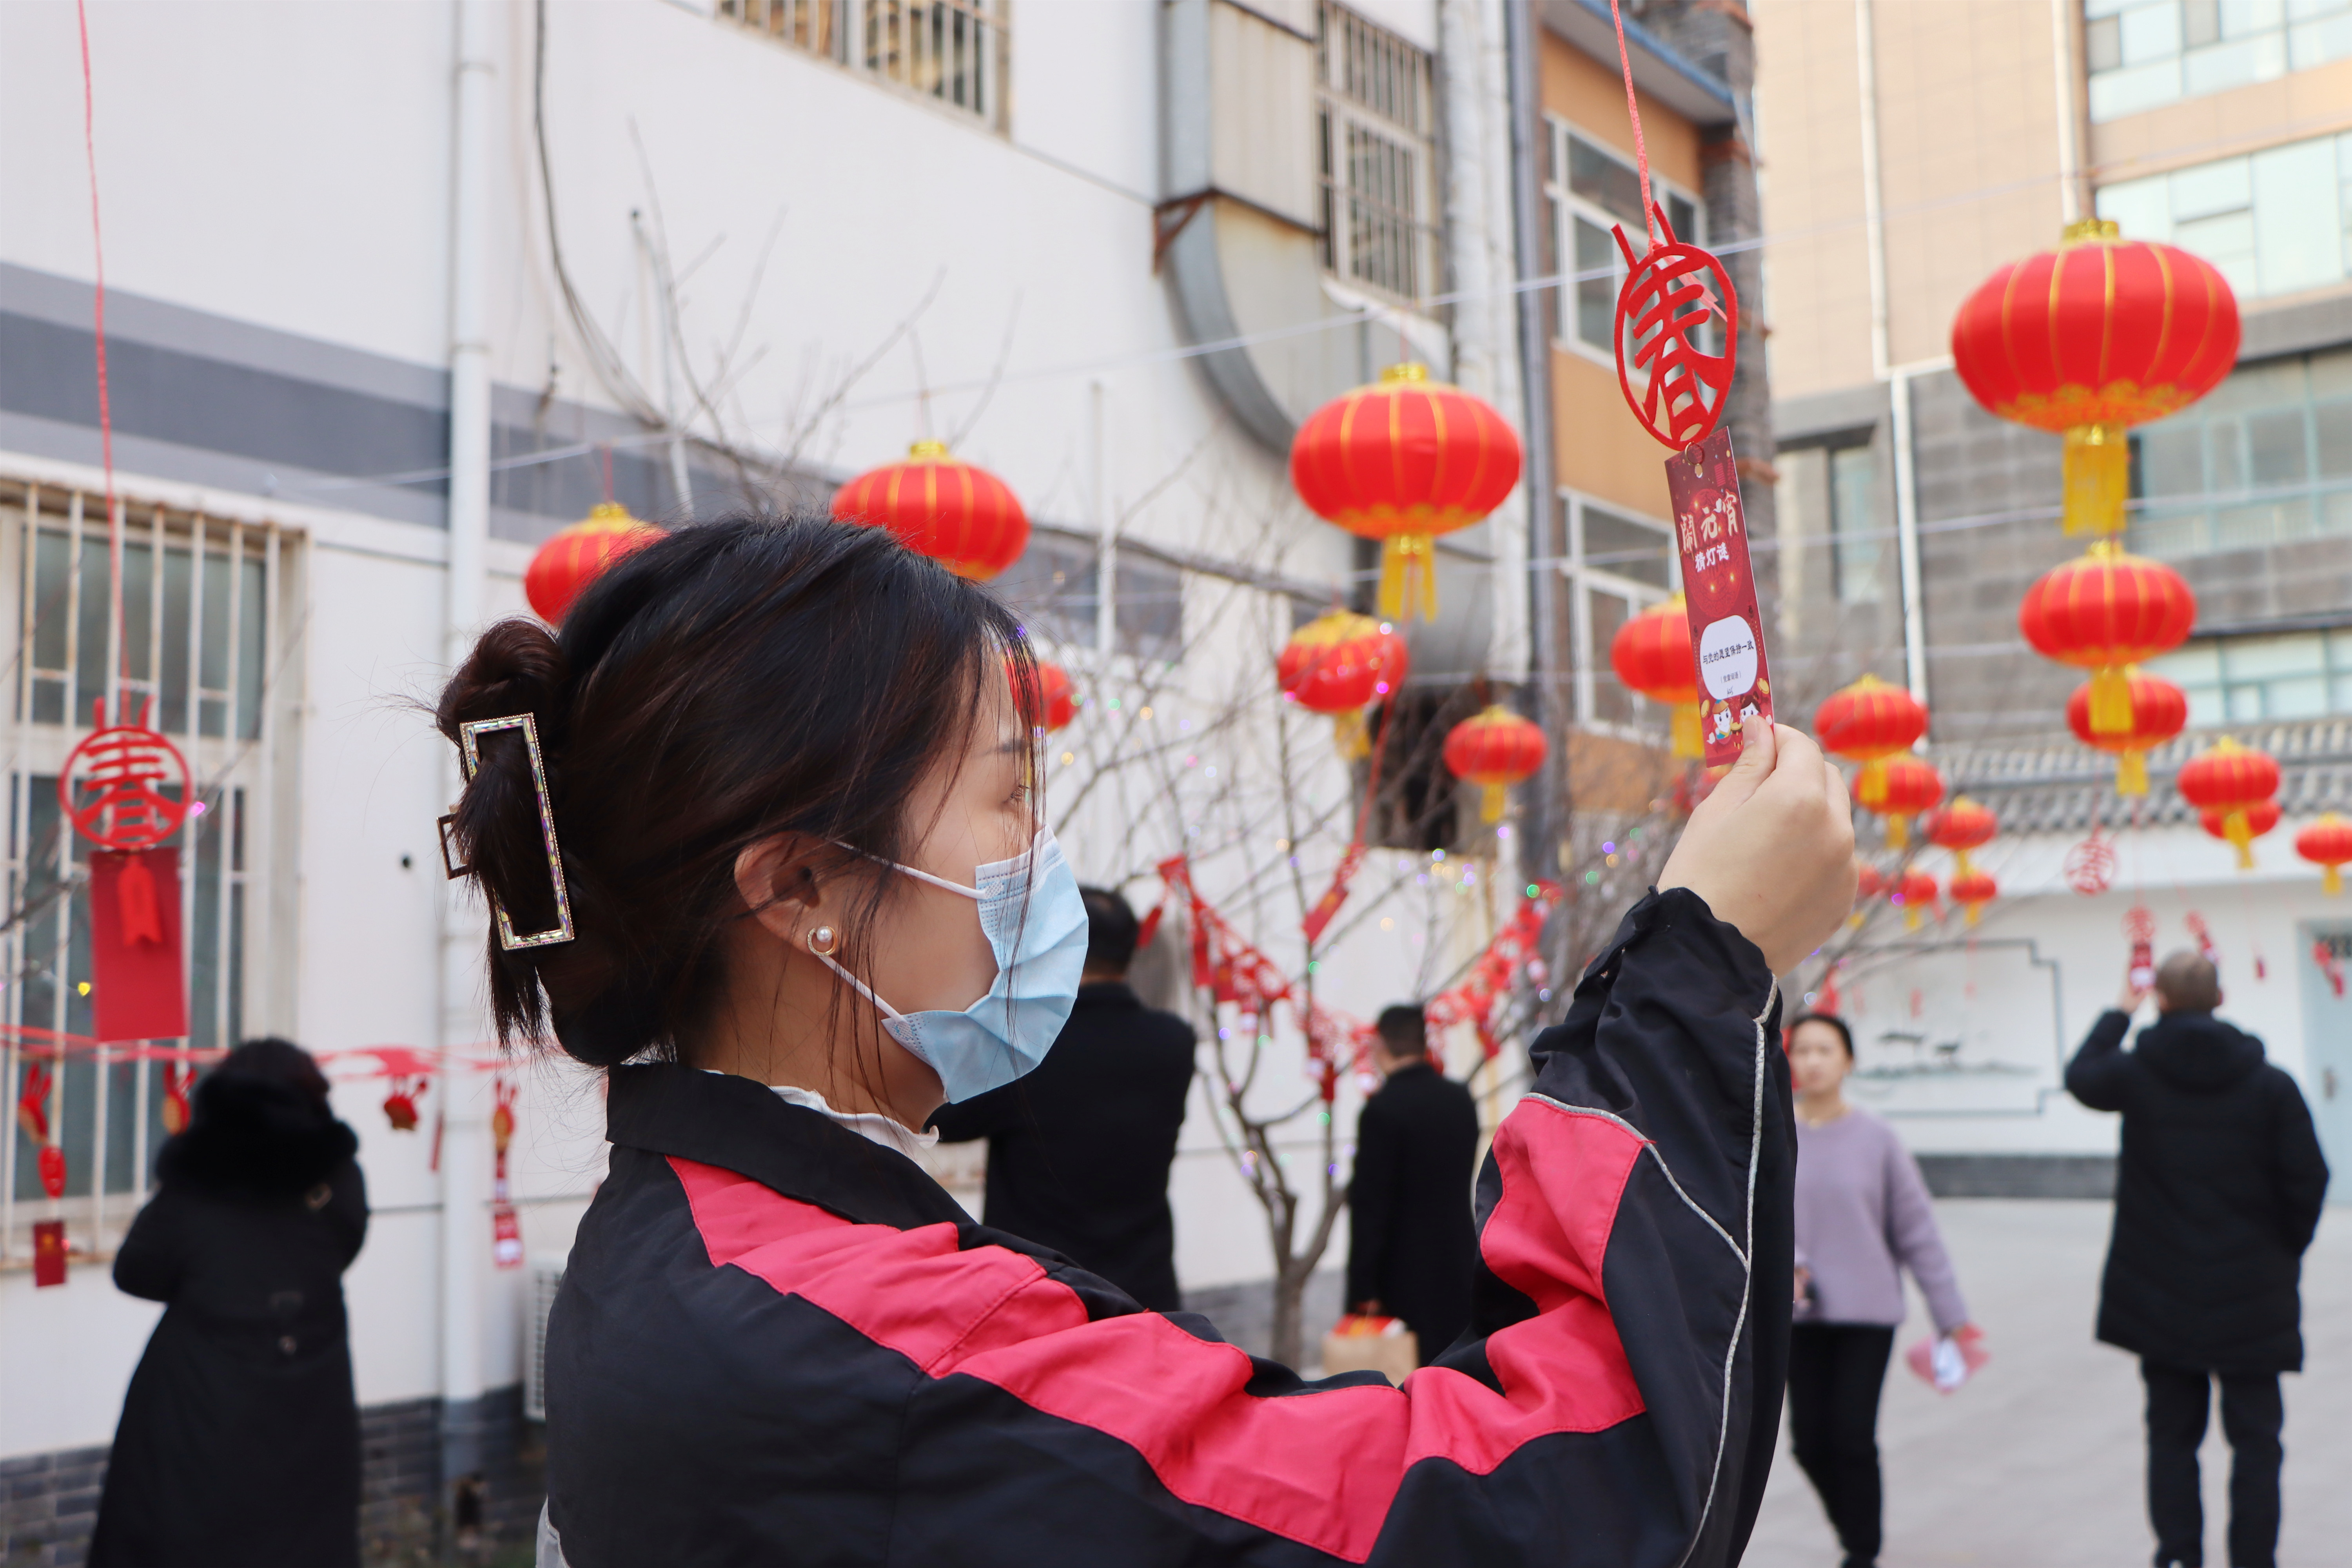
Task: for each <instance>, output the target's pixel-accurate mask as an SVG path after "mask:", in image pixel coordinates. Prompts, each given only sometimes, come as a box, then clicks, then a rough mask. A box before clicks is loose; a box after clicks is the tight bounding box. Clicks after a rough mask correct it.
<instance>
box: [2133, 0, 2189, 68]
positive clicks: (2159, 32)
mask: <svg viewBox="0 0 2352 1568" xmlns="http://www.w3.org/2000/svg"><path fill="white" fill-rule="evenodd" d="M2122 21H2123V36H2124V64H2126V65H2127V66H2137V65H2145V64H2147V62H2148V61H2150V60H2161V59H2168V58H2170V57H2172V56H2174V55H2177V54H2179V52H2180V5H2179V0H2154V3H2153V4H2150V5H2134V6H2132V7H2131V8H2130V9H2129V10H2127V11H2125V12H2124V13H2123V14H2122Z"/></svg>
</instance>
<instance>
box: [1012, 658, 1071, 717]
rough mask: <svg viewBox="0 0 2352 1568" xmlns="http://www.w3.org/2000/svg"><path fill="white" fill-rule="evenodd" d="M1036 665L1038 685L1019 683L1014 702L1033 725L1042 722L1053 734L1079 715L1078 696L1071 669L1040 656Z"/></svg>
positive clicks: (1016, 685)
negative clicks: (1074, 690)
mask: <svg viewBox="0 0 2352 1568" xmlns="http://www.w3.org/2000/svg"><path fill="white" fill-rule="evenodd" d="M1034 668H1035V669H1036V671H1037V679H1036V684H1035V686H1034V688H1033V689H1021V688H1020V686H1019V685H1018V683H1016V684H1015V687H1014V690H1013V706H1014V707H1015V708H1017V709H1018V710H1020V713H1021V717H1023V718H1024V719H1026V720H1028V721H1029V722H1030V724H1031V725H1032V726H1043V727H1044V729H1045V732H1046V733H1047V734H1051V733H1053V732H1054V731H1056V730H1059V729H1060V728H1062V726H1063V725H1065V724H1067V723H1068V722H1069V721H1071V720H1073V719H1075V718H1076V717H1077V716H1078V700H1077V698H1076V696H1074V695H1073V694H1072V692H1071V690H1070V677H1069V672H1068V671H1066V670H1065V669H1064V668H1062V667H1061V666H1060V665H1058V664H1048V663H1046V662H1045V660H1044V659H1042V658H1041V659H1039V660H1038V661H1037V662H1036V665H1035V666H1034Z"/></svg>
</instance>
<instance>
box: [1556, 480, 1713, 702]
mask: <svg viewBox="0 0 2352 1568" xmlns="http://www.w3.org/2000/svg"><path fill="white" fill-rule="evenodd" d="M1558 504H1559V506H1560V508H1561V509H1562V510H1563V511H1564V512H1565V513H1566V517H1565V520H1564V521H1565V522H1566V524H1567V526H1566V528H1565V529H1564V530H1563V531H1564V532H1565V533H1566V535H1567V538H1568V556H1567V559H1565V560H1563V561H1561V562H1560V563H1559V574H1560V577H1561V579H1562V582H1563V584H1564V586H1565V588H1566V590H1567V593H1568V602H1569V637H1570V655H1571V657H1572V658H1573V661H1574V670H1575V676H1574V679H1573V682H1572V685H1573V688H1574V691H1575V696H1576V722H1577V724H1578V725H1579V726H1580V728H1583V729H1587V730H1592V731H1599V732H1602V733H1607V734H1615V735H1620V736H1623V737H1625V738H1627V739H1632V740H1639V741H1642V742H1652V741H1654V740H1656V739H1657V735H1656V728H1657V727H1656V725H1655V724H1654V723H1652V722H1650V720H1651V718H1652V716H1653V713H1655V715H1656V716H1658V717H1660V718H1664V717H1665V715H1666V710H1665V709H1664V707H1663V706H1662V705H1660V704H1656V703H1653V702H1651V701H1650V700H1649V699H1648V698H1646V697H1643V696H1642V695H1641V693H1639V692H1635V691H1628V692H1626V693H1625V696H1626V699H1627V700H1628V701H1629V702H1630V703H1631V704H1632V710H1631V712H1630V714H1629V716H1628V717H1626V718H1624V719H1612V718H1607V717H1604V716H1603V715H1602V714H1601V671H1602V670H1603V669H1604V668H1607V666H1608V662H1609V648H1608V647H1607V645H1606V644H1605V643H1604V642H1603V641H1602V640H1601V637H1600V635H1599V627H1598V626H1597V624H1596V618H1595V616H1594V615H1593V610H1592V595H1595V594H1605V595H1609V596H1610V597H1612V598H1613V599H1617V600H1620V601H1622V603H1623V604H1624V605H1625V606H1626V616H1627V618H1628V619H1631V618H1632V617H1633V616H1638V615H1640V614H1641V613H1642V612H1643V610H1646V609H1648V608H1649V607H1650V606H1651V605H1656V604H1662V603H1664V601H1665V600H1667V599H1670V598H1672V597H1673V596H1674V595H1675V594H1676V593H1678V592H1679V591H1680V590H1681V587H1682V557H1681V555H1680V554H1679V552H1676V551H1675V532H1674V525H1673V524H1672V523H1671V522H1668V521H1664V519H1660V518H1654V517H1650V516H1648V515H1646V514H1644V513H1643V512H1641V511H1638V510H1634V509H1633V508H1632V507H1627V506H1620V505H1618V504H1617V503H1616V502H1614V501H1611V500H1603V499H1602V498H1601V497H1599V496H1593V495H1588V494H1587V493H1585V492H1584V491H1582V490H1579V489H1572V488H1570V487H1569V486H1566V485H1563V486H1561V487H1560V488H1559V496H1558ZM1588 510H1599V511H1601V512H1604V513H1606V514H1607V515H1608V516H1609V517H1610V518H1612V520H1615V521H1622V522H1630V523H1634V524H1637V525H1639V526H1641V527H1643V528H1654V529H1655V530H1657V532H1658V547H1659V549H1660V551H1661V552H1663V553H1664V557H1665V562H1666V571H1665V582H1664V585H1663V586H1661V585H1660V584H1654V583H1644V582H1643V581H1642V580H1641V579H1640V578H1638V577H1633V576H1629V575H1627V574H1624V573H1623V572H1622V571H1616V570H1612V567H1611V565H1610V564H1608V563H1602V564H1598V565H1596V564H1593V563H1591V561H1590V560H1589V559H1588V557H1589V556H1590V554H1591V552H1589V551H1588V550H1587V549H1586V548H1585V524H1586V515H1585V514H1586V512H1587V511H1588ZM1608 679H1610V680H1611V681H1612V683H1613V682H1614V680H1615V679H1616V677H1615V674H1614V672H1613V671H1612V672H1611V674H1610V676H1609V677H1608Z"/></svg>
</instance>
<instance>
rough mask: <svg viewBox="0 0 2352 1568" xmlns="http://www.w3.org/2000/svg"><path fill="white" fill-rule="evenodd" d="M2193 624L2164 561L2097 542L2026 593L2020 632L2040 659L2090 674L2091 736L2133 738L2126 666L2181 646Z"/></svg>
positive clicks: (2186, 598)
mask: <svg viewBox="0 0 2352 1568" xmlns="http://www.w3.org/2000/svg"><path fill="white" fill-rule="evenodd" d="M2196 620H2197V598H2196V595H2193V594H2191V593H2190V592H2189V584H2187V583H2184V582H2182V581H2181V578H2180V574H2179V573H2178V572H2175V571H2174V570H2173V569H2172V568H2171V567H2169V566H2167V565H2165V564H2163V563H2161V562H2156V561H2149V560H2147V559H2145V558H2143V557H2141V556H2137V555H2129V554H2126V553H2125V552H2124V551H2123V550H2122V549H2121V548H2119V547H2118V546H2117V545H2116V543H2115V542H2114V541H2112V540H2105V539H2103V540H2100V541H2099V542H2096V543H2095V544H2093V545H2092V546H2091V548H2090V551H2089V552H2088V553H2087V554H2084V555H2083V556H2081V557H2080V558H2078V559H2076V560H2074V561H2069V562H2067V563H2064V564H2063V565H2061V566H2056V567H2053V568H2052V569H2051V570H2050V571H2048V572H2045V573H2043V574H2042V576H2041V577H2040V578H2039V579H2038V580H2036V582H2035V583H2034V584H2033V586H2032V587H2031V588H2028V589H2027V590H2026V591H2025V601H2024V603H2022V604H2021V605H2018V607H2017V625H2018V629H2019V630H2021V631H2022V632H2023V633H2024V634H2025V640H2026V641H2027V642H2029V643H2032V645H2033V649H2034V651H2035V652H2036V653H2039V654H2040V655H2042V658H2052V659H2055V660H2057V661H2058V662H2059V663H2060V664H2071V665H2073V666H2074V668H2077V669H2087V670H2089V671H2090V672H2091V693H2090V698H2089V715H2088V717H2089V721H2090V729H2091V733H2092V734H2094V735H2115V736H2122V735H2128V734H2130V733H2131V731H2132V700H2131V682H2130V680H2129V679H2128V678H2127V676H2126V673H2125V672H2126V668H2127V667H2129V666H2131V665H2134V664H2137V663H2138V662H2139V661H2140V660H2142V659H2145V658H2155V657H2156V656H2157V655H2158V654H2160V653H2162V652H2164V651H2165V650H2167V649H2168V648H2175V647H2179V646H2180V644H2181V642H2182V640H2183V639H2185V638H2186V637H2188V636H2189V627H2190V626H2192V625H2194V624H2195V622H2196Z"/></svg>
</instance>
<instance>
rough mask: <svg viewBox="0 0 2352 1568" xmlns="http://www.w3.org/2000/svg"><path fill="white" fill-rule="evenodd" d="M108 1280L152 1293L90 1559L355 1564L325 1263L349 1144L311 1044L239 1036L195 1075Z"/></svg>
mask: <svg viewBox="0 0 2352 1568" xmlns="http://www.w3.org/2000/svg"><path fill="white" fill-rule="evenodd" d="M193 1112H194V1113H193V1114H192V1115H191V1117H190V1118H189V1121H188V1126H187V1128H186V1129H185V1131H182V1132H181V1133H179V1134H178V1135H177V1136H176V1137H173V1138H172V1139H170V1140H169V1141H167V1142H165V1143H164V1145H163V1151H162V1153H161V1154H160V1155H159V1156H158V1158H157V1160H156V1162H155V1166H156V1177H157V1181H158V1184H159V1190H158V1191H157V1193H156V1194H155V1196H154V1198H153V1199H152V1201H150V1202H149V1203H148V1205H147V1206H146V1207H145V1208H143V1209H142V1210H140V1211H139V1217H138V1218H137V1219H135V1220H133V1221H132V1222H131V1232H130V1234H129V1235H128V1236H126V1237H123V1239H122V1247H121V1250H120V1251H119V1252H117V1253H116V1254H115V1258H114V1282H115V1284H116V1285H117V1286H118V1287H120V1288H121V1289H123V1290H126V1291H128V1292H130V1293H131V1295H133V1296H141V1297H144V1298H146V1299H147V1300H152V1301H162V1302H164V1303H165V1304H166V1305H165V1309H164V1312H163V1321H161V1322H159V1323H157V1324H156V1325H155V1332H154V1335H153V1337H152V1338H151V1339H150V1340H149V1341H148V1342H147V1352H146V1353H145V1354H144V1355H142V1356H141V1357H140V1359H139V1368H138V1370H137V1371H136V1372H134V1373H132V1374H131V1392H130V1394H128V1395H127V1396H126V1397H125V1398H124V1400H123V1402H122V1420H121V1425H120V1426H117V1427H116V1429H115V1434H114V1452H113V1455H112V1458H110V1460H109V1462H108V1465H107V1471H106V1488H105V1491H104V1493H103V1495H102V1496H101V1498H100V1502H99V1509H98V1528H97V1531H96V1533H95V1535H94V1536H93V1537H92V1539H91V1542H90V1548H89V1563H90V1564H91V1568H215V1565H217V1568H258V1565H260V1564H265V1563H268V1564H284V1565H285V1568H357V1564H358V1563H359V1560H360V1543H359V1505H360V1421H359V1405H358V1402H357V1400H356V1399H355V1397H354V1396H353V1394H352V1355H351V1345H350V1342H349V1338H348V1333H347V1325H346V1323H345V1321H344V1317H343V1287H342V1274H343V1270H344V1269H345V1268H348V1267H349V1266H350V1264H351V1261H352V1258H354V1257H356V1256H358V1253H359V1250H360V1243H361V1240H362V1238H363V1237H365V1236H366V1234H367V1215H368V1210H367V1192H366V1187H365V1184H363V1182H362V1179H361V1176H360V1169H359V1166H358V1165H357V1164H355V1163H353V1162H352V1154H353V1152H355V1151H356V1150H357V1149H358V1148H359V1140H358V1138H357V1137H355V1136H354V1135H353V1134H352V1130H351V1129H350V1128H349V1127H346V1126H344V1125H343V1124H342V1123H341V1122H340V1121H336V1120H335V1117H334V1113H333V1112H332V1111H331V1110H329V1109H328V1107H327V1080H326V1079H325V1077H324V1076H323V1075H321V1074H320V1071H319V1068H318V1065H317V1064H316V1063H315V1062H313V1061H312V1060H311V1059H310V1053H308V1052H307V1051H304V1050H302V1049H301V1048H300V1047H297V1046H292V1045H289V1044H288V1043H287V1042H285V1041H283V1040H274V1039H273V1040H254V1041H249V1042H247V1044H245V1045H242V1046H239V1047H237V1048H236V1049H235V1050H233V1051H231V1052H229V1054H228V1056H227V1057H226V1058H225V1059H224V1060H223V1061H222V1062H221V1064H220V1065H219V1066H218V1067H216V1068H214V1069H213V1070H212V1071H211V1072H210V1073H208V1074H207V1075H205V1078H204V1079H203V1080H202V1081H201V1082H199V1083H198V1084H197V1085H196V1092H195V1100H194V1107H193Z"/></svg>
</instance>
